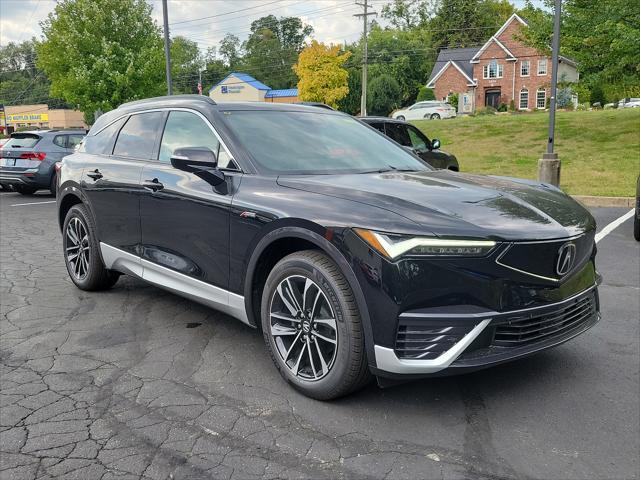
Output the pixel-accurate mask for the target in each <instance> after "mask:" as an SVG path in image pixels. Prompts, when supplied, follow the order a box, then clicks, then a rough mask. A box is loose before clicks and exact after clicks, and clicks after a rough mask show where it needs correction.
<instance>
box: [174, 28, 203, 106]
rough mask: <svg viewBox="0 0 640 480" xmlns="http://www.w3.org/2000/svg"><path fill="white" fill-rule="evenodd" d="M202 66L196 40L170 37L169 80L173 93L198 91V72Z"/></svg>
mask: <svg viewBox="0 0 640 480" xmlns="http://www.w3.org/2000/svg"><path fill="white" fill-rule="evenodd" d="M203 66H204V65H203V58H202V55H201V54H200V49H199V48H198V44H197V43H196V42H194V41H193V40H189V39H187V38H185V37H182V36H177V37H174V38H173V39H171V80H172V83H173V91H174V93H176V94H179V93H198V78H199V77H198V74H199V71H200V70H201V69H202V68H203Z"/></svg>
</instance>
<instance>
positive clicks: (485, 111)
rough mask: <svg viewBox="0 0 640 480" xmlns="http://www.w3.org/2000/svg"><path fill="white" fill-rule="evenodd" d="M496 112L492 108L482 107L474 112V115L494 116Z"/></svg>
mask: <svg viewBox="0 0 640 480" xmlns="http://www.w3.org/2000/svg"><path fill="white" fill-rule="evenodd" d="M496 111H497V110H496V109H495V108H493V107H482V108H479V109H478V110H477V111H476V115H495V114H496Z"/></svg>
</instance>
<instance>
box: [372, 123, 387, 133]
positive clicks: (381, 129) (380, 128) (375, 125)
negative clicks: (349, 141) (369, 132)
mask: <svg viewBox="0 0 640 480" xmlns="http://www.w3.org/2000/svg"><path fill="white" fill-rule="evenodd" d="M369 125H370V126H372V127H373V128H375V129H376V130H378V131H379V132H380V133H384V123H370V124H369Z"/></svg>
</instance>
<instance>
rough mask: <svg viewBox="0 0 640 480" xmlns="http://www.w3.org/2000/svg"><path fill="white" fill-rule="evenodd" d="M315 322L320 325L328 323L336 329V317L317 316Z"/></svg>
mask: <svg viewBox="0 0 640 480" xmlns="http://www.w3.org/2000/svg"><path fill="white" fill-rule="evenodd" d="M313 323H317V324H319V325H327V326H328V327H330V328H332V329H333V330H335V329H336V319H335V318H315V319H314V320H313Z"/></svg>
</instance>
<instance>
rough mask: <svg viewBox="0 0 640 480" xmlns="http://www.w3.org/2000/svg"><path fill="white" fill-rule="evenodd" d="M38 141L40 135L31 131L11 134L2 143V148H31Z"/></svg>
mask: <svg viewBox="0 0 640 480" xmlns="http://www.w3.org/2000/svg"><path fill="white" fill-rule="evenodd" d="M39 141H40V136H39V135H35V134H33V133H18V134H14V135H11V138H10V139H9V141H8V142H7V143H5V144H4V147H3V148H4V149H5V150H8V149H9V148H32V147H35V145H36V143H38V142H39Z"/></svg>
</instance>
